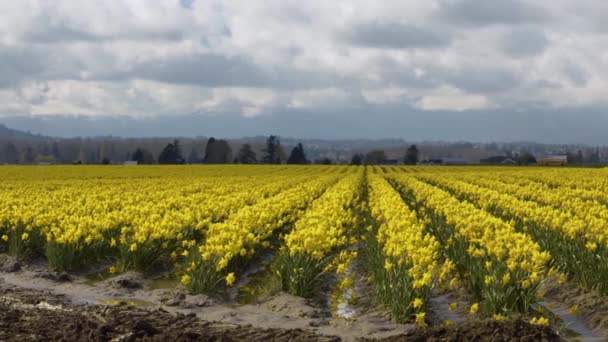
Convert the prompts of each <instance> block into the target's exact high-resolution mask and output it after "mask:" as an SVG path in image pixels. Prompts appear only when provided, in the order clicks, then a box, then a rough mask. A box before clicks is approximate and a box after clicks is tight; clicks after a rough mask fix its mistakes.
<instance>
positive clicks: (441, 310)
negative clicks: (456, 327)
mask: <svg viewBox="0 0 608 342" xmlns="http://www.w3.org/2000/svg"><path fill="white" fill-rule="evenodd" d="M453 302H457V301H456V300H455V299H454V298H452V297H451V296H450V295H448V294H443V295H439V296H433V297H431V298H429V308H430V310H431V311H432V312H433V313H434V314H435V315H436V316H437V318H438V320H439V321H441V322H445V321H448V320H449V321H452V322H454V323H459V322H462V321H464V320H465V318H466V316H465V315H463V314H462V312H460V310H459V309H458V308H457V309H455V310H450V309H449V307H450V304H451V303H453ZM458 307H464V304H463V303H458Z"/></svg>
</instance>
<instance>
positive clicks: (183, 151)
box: [0, 135, 418, 165]
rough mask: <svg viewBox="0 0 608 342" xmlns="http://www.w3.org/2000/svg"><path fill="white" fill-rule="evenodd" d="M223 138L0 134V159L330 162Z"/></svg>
mask: <svg viewBox="0 0 608 342" xmlns="http://www.w3.org/2000/svg"><path fill="white" fill-rule="evenodd" d="M233 146H234V145H231V144H230V143H229V142H228V141H227V140H224V139H216V138H213V137H212V138H209V139H205V138H183V139H173V140H169V139H166V138H142V139H138V138H127V139H120V138H112V137H109V138H67V139H51V138H48V139H39V140H38V141H26V140H19V139H11V140H8V139H0V164H41V163H42V164H45V163H49V164H51V163H56V164H113V163H123V162H126V161H136V162H137V163H138V164H203V163H204V164H229V163H238V164H333V163H334V162H335V161H334V160H332V159H330V158H327V157H323V158H317V159H314V160H312V159H310V158H309V157H308V155H307V153H306V151H305V148H304V146H303V144H302V143H298V144H296V146H294V147H293V148H291V150H290V152H289V153H286V151H285V148H284V147H283V145H281V141H280V138H279V137H278V136H275V135H271V136H269V137H267V138H266V140H265V142H264V145H263V146H261V148H260V145H256V146H253V145H252V144H249V143H245V144H242V145H237V151H236V152H234V151H233ZM386 161H387V156H386V153H385V152H384V151H383V150H373V151H370V152H368V153H366V154H359V153H355V154H354V155H353V156H352V158H351V162H350V164H352V165H363V164H382V163H384V162H386ZM417 161H418V150H417V148H416V146H415V145H412V146H410V148H409V149H408V150H407V152H406V155H405V157H404V162H405V163H406V164H415V163H416V162H417Z"/></svg>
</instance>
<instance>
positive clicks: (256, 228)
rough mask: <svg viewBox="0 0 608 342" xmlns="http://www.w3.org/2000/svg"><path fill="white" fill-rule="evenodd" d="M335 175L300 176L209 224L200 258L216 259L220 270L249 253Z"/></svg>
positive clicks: (295, 215)
mask: <svg viewBox="0 0 608 342" xmlns="http://www.w3.org/2000/svg"><path fill="white" fill-rule="evenodd" d="M337 178H338V175H336V174H330V175H324V176H319V177H317V178H314V179H312V180H309V181H307V182H302V180H300V181H299V182H298V183H299V184H297V185H294V186H292V187H290V188H289V189H287V190H284V191H282V192H280V193H279V194H277V195H275V196H272V197H268V198H266V199H262V200H261V201H259V202H257V203H256V204H254V205H251V206H246V207H244V208H241V210H239V211H237V212H235V213H234V214H233V215H231V216H230V217H229V218H228V219H227V220H225V221H222V222H217V223H213V224H211V225H210V226H209V228H208V229H207V239H206V241H205V243H204V244H202V245H201V246H200V247H199V252H200V254H201V256H202V259H203V260H215V261H216V270H217V271H221V270H223V269H225V268H226V267H227V266H228V264H229V262H230V261H231V260H232V259H233V258H234V257H236V256H238V255H241V256H247V255H252V254H253V253H254V252H255V248H256V247H257V246H259V245H260V244H262V243H263V242H265V241H266V240H267V239H268V238H269V237H270V236H271V235H272V234H273V233H274V232H275V231H276V230H277V229H279V228H281V227H283V226H284V225H286V224H288V223H291V222H294V221H296V220H297V219H298V218H299V217H300V216H301V215H302V210H303V209H305V208H306V207H307V206H308V205H309V204H310V203H311V202H312V201H313V200H314V199H315V198H317V197H319V196H320V195H321V194H322V193H323V192H324V191H325V190H326V189H327V188H328V187H329V186H330V185H331V184H333V183H335V182H336V181H337Z"/></svg>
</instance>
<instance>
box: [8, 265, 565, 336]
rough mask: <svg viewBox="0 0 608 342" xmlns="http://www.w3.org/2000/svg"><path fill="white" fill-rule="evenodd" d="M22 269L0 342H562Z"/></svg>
mask: <svg viewBox="0 0 608 342" xmlns="http://www.w3.org/2000/svg"><path fill="white" fill-rule="evenodd" d="M16 262H18V261H17V260H15V259H13V258H8V257H6V256H2V255H0V341H135V340H150V341H167V340H171V341H193V340H198V341H201V340H204V341H259V340H268V341H362V340H365V341H368V340H373V339H376V340H380V341H401V340H408V341H409V340H414V341H416V340H427V339H429V340H433V339H436V340H446V341H457V340H458V341H462V340H464V341H466V340H478V341H484V340H492V341H501V340H510V341H512V340H522V341H532V340H547V341H553V340H557V337H556V335H555V334H553V335H552V334H551V330H550V329H541V328H538V327H535V326H531V325H530V324H528V323H526V322H523V321H519V322H506V323H505V322H501V323H498V322H492V321H490V322H486V323H483V324H480V323H479V321H473V322H466V321H465V322H462V323H457V326H456V327H455V328H450V329H445V328H442V327H434V328H429V329H426V330H420V329H417V328H416V327H415V325H413V324H396V323H393V322H391V321H390V319H389V318H387V317H386V315H385V312H382V311H381V310H374V309H373V308H370V307H367V305H361V304H362V303H365V301H366V300H365V298H362V299H361V302H360V304H359V305H357V307H356V309H357V310H356V311H357V315H356V317H354V318H353V319H343V318H339V317H333V316H331V314H328V312H327V311H326V310H324V309H323V308H319V307H318V306H316V305H315V304H314V303H311V302H309V301H307V300H305V299H302V298H299V297H294V296H290V295H287V294H283V293H279V294H277V295H274V296H272V297H270V298H268V299H265V300H263V301H260V302H256V303H253V304H241V305H239V304H236V303H234V302H222V301H218V300H216V299H212V298H209V297H207V296H204V295H191V294H189V293H188V292H187V290H186V289H185V288H183V287H182V286H175V284H173V286H172V287H171V288H168V289H167V288H165V289H163V288H157V287H156V286H155V283H154V282H153V281H152V280H151V279H149V278H145V277H144V276H143V275H141V274H139V273H135V272H129V273H125V274H122V275H118V276H114V277H109V278H107V279H101V280H99V281H97V282H93V283H92V282H91V281H90V279H89V278H87V277H86V275H83V274H64V273H54V272H49V271H48V268H47V267H46V265H45V264H44V263H36V262H31V261H30V262H19V266H18V267H15V266H14V265H15V263H16ZM169 283H170V282H169ZM366 307H367V308H366Z"/></svg>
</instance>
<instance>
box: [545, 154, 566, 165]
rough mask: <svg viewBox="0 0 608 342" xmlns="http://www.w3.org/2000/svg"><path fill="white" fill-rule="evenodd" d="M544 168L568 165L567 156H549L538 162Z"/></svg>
mask: <svg viewBox="0 0 608 342" xmlns="http://www.w3.org/2000/svg"><path fill="white" fill-rule="evenodd" d="M538 164H539V165H543V166H565V165H568V157H567V156H549V157H546V158H543V159H541V160H539V161H538Z"/></svg>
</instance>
